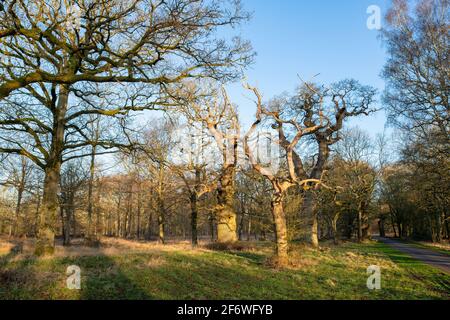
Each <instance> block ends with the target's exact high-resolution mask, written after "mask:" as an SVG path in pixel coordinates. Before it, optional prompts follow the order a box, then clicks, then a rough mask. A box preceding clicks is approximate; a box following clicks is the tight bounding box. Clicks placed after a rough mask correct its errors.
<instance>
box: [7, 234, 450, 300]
mask: <svg viewBox="0 0 450 320" xmlns="http://www.w3.org/2000/svg"><path fill="white" fill-rule="evenodd" d="M122 249H123V250H112V249H99V250H98V252H87V253H86V252H83V250H81V252H80V253H79V254H77V253H76V252H75V251H73V252H72V254H68V255H67V256H64V255H60V256H56V257H53V258H43V259H36V258H34V257H32V256H27V255H25V254H19V255H15V254H14V253H12V254H7V255H3V256H2V257H0V299H294V300H297V299H449V297H450V288H449V285H450V277H449V276H448V275H445V274H443V273H440V272H439V271H436V270H434V269H433V268H431V267H429V266H426V265H423V264H421V263H418V262H416V261H415V260H412V259H410V258H408V257H407V256H405V255H403V254H401V253H399V252H396V251H395V250H392V249H390V248H388V247H386V246H385V245H383V244H379V243H376V242H371V243H366V244H354V243H347V244H343V245H342V246H339V247H332V246H330V247H324V248H323V249H321V250H312V249H309V248H306V247H304V246H301V245H293V246H292V252H291V255H292V266H291V267H290V268H289V269H285V270H276V269H273V268H271V267H270V266H269V265H268V263H267V259H268V257H269V256H270V255H271V252H272V248H271V247H270V245H269V244H257V245H253V246H252V247H248V248H246V249H244V250H240V251H232V252H223V251H221V252H217V251H211V250H207V249H196V250H192V249H190V248H189V246H187V245H170V246H166V247H163V246H156V245H151V246H150V245H149V246H146V245H142V246H139V247H138V248H129V249H127V248H126V246H125V247H123V248H122ZM70 265H77V266H79V267H80V268H81V270H82V277H81V278H82V282H81V285H82V289H81V290H79V291H72V290H68V289H66V277H67V276H66V274H65V272H66V268H67V267H68V266H70ZM370 265H378V266H380V267H381V270H382V290H380V291H369V290H368V289H367V287H366V280H367V277H368V276H367V274H366V270H367V267H368V266H370Z"/></svg>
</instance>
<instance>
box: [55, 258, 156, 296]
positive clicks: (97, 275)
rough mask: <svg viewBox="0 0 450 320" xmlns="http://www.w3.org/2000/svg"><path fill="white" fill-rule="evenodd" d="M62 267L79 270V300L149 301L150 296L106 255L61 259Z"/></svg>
mask: <svg viewBox="0 0 450 320" xmlns="http://www.w3.org/2000/svg"><path fill="white" fill-rule="evenodd" d="M61 263H63V264H64V265H67V266H70V265H76V266H78V267H80V269H81V290H80V291H79V299H80V300H151V299H152V296H151V295H149V294H148V293H147V292H145V291H144V290H142V289H141V288H140V287H139V286H138V284H136V283H135V282H133V281H132V280H131V279H130V278H129V277H128V276H127V275H126V274H125V272H123V271H122V269H121V267H120V266H119V265H118V264H117V263H116V261H115V260H114V259H113V258H112V257H109V256H106V255H98V256H92V257H78V258H63V259H62V261H61Z"/></svg>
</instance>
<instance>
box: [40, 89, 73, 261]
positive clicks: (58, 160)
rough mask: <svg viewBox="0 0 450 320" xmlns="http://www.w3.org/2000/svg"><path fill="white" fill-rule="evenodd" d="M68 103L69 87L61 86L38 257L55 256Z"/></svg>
mask: <svg viewBox="0 0 450 320" xmlns="http://www.w3.org/2000/svg"><path fill="white" fill-rule="evenodd" d="M68 101H69V87H68V86H67V85H60V87H59V99H58V105H57V109H56V110H55V112H54V119H53V137H52V144H51V149H50V154H49V159H48V161H47V165H46V168H45V179H44V188H43V189H44V190H43V196H42V204H41V207H40V210H39V215H40V217H39V230H38V235H37V240H36V248H35V254H36V255H38V256H39V255H45V254H53V252H54V250H55V233H56V222H57V217H58V209H59V200H58V195H59V192H60V188H59V183H60V178H61V165H62V152H63V145H64V139H65V137H64V132H65V117H66V113H67V106H68Z"/></svg>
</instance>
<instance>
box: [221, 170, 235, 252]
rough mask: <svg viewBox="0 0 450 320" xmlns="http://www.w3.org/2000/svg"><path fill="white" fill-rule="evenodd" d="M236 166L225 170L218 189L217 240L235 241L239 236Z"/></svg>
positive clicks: (223, 241) (222, 241)
mask: <svg viewBox="0 0 450 320" xmlns="http://www.w3.org/2000/svg"><path fill="white" fill-rule="evenodd" d="M234 170H235V169H234V166H230V167H229V168H226V169H225V170H224V173H223V174H222V176H221V179H220V182H219V187H218V190H217V211H216V216H217V242H219V243H233V242H236V241H238V238H237V217H236V211H235V209H234V194H235V188H234Z"/></svg>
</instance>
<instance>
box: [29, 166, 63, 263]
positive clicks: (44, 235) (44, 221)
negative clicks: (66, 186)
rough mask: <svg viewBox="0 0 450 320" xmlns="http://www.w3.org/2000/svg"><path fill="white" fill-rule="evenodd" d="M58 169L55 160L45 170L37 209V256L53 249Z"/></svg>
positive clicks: (56, 211) (59, 167) (50, 252)
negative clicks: (42, 189) (41, 194)
mask: <svg viewBox="0 0 450 320" xmlns="http://www.w3.org/2000/svg"><path fill="white" fill-rule="evenodd" d="M60 170H61V162H60V161H55V163H54V164H53V166H51V167H50V166H49V167H47V168H46V170H45V181H44V194H43V196H42V204H41V207H40V210H39V218H40V219H39V229H38V235H37V240H36V248H35V254H36V255H37V256H41V255H46V254H53V253H54V250H55V233H56V230H55V228H56V221H57V215H58V209H59V201H58V194H59V179H60V172H61V171H60Z"/></svg>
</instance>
